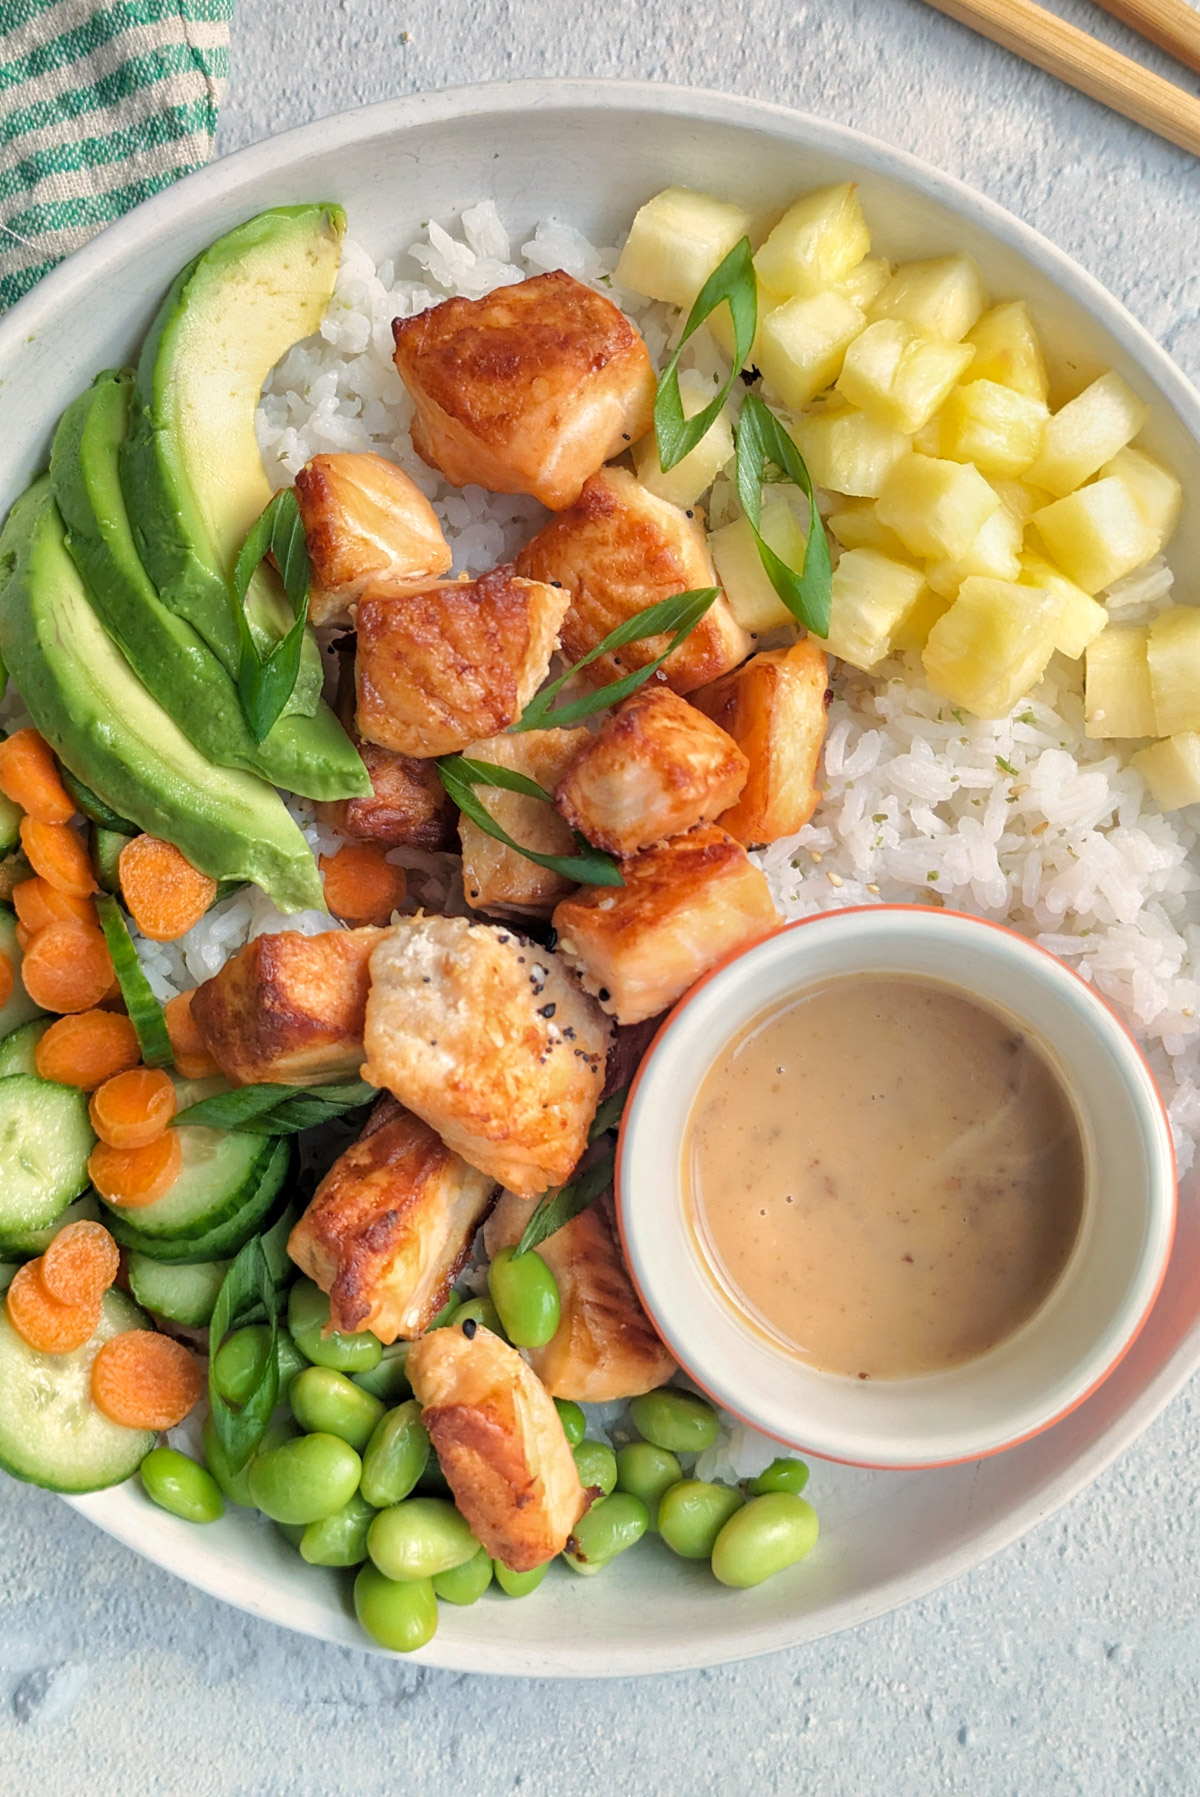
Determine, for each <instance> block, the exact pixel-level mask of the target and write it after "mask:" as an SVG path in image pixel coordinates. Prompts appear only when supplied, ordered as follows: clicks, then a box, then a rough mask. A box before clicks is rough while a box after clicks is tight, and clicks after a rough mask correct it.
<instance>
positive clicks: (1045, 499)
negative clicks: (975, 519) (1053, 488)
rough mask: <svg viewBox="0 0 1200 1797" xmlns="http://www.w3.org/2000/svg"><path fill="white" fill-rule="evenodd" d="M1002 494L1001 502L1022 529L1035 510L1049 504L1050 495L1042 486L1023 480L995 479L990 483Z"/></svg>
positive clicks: (1037, 510)
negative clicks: (1032, 484) (1031, 484)
mask: <svg viewBox="0 0 1200 1797" xmlns="http://www.w3.org/2000/svg"><path fill="white" fill-rule="evenodd" d="M990 485H991V486H993V487H994V488H995V489H996V491H997V493H999V495H1000V503H1001V505H1002V506H1004V507H1005V509H1006V510H1007V511H1010V512H1011V513H1012V515H1013V517H1014V518H1015V519H1016V521H1017V523H1018V524H1019V525H1020V526H1021V528H1022V529H1024V527H1025V526H1026V525H1027V524H1028V523H1029V520H1030V519H1031V518H1032V517H1033V514H1034V513H1035V512H1040V511H1041V509H1042V507H1043V506H1044V505H1049V503H1050V495H1049V493H1047V492H1045V491H1044V490H1043V488H1041V487H1031V486H1030V485H1029V483H1028V482H1027V481H1023V480H993V481H992V482H991V483H990Z"/></svg>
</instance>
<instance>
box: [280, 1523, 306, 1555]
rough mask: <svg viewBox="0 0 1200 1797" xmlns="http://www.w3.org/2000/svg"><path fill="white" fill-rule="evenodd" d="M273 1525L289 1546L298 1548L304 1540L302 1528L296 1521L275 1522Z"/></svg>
mask: <svg viewBox="0 0 1200 1797" xmlns="http://www.w3.org/2000/svg"><path fill="white" fill-rule="evenodd" d="M275 1527H276V1528H277V1529H278V1530H279V1533H280V1534H281V1535H282V1536H283V1539H284V1540H285V1541H286V1542H287V1543H288V1545H289V1546H290V1547H294V1548H297V1549H298V1548H299V1546H300V1543H301V1542H302V1541H303V1540H304V1530H303V1528H302V1527H301V1525H300V1524H299V1523H298V1522H277V1523H276V1524H275Z"/></svg>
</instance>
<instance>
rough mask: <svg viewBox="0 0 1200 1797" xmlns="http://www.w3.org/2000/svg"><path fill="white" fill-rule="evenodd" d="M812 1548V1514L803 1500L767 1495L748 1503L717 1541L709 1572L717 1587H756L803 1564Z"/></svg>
mask: <svg viewBox="0 0 1200 1797" xmlns="http://www.w3.org/2000/svg"><path fill="white" fill-rule="evenodd" d="M816 1544H817V1513H816V1511H815V1510H814V1509H813V1507H812V1505H811V1504H810V1503H809V1502H808V1500H807V1499H806V1498H802V1497H796V1496H794V1495H793V1494H792V1493H791V1492H790V1491H769V1492H767V1493H766V1494H765V1495H764V1496H763V1497H755V1498H751V1499H750V1502H749V1503H748V1504H747V1505H745V1507H744V1508H743V1509H741V1510H739V1511H738V1512H737V1515H736V1516H731V1517H730V1519H729V1521H728V1522H727V1523H726V1524H725V1527H724V1528H723V1529H722V1530H721V1533H720V1534H719V1535H718V1536H717V1539H716V1544H715V1546H714V1547H713V1551H712V1569H713V1573H714V1575H715V1576H716V1577H717V1578H718V1579H719V1580H720V1581H721V1583H722V1585H734V1586H736V1587H737V1588H738V1589H739V1590H744V1589H746V1587H747V1586H750V1585H761V1584H762V1582H763V1580H764V1579H770V1578H774V1576H775V1574H776V1573H777V1572H782V1571H783V1570H784V1568H785V1567H787V1566H794V1565H795V1564H796V1561H797V1560H803V1559H804V1557H805V1555H806V1554H810V1553H811V1552H812V1550H813V1548H814V1547H815V1546H816Z"/></svg>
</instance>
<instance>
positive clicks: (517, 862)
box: [458, 719, 712, 917]
mask: <svg viewBox="0 0 1200 1797" xmlns="http://www.w3.org/2000/svg"><path fill="white" fill-rule="evenodd" d="M705 722H707V719H706V720H705ZM709 728H710V729H711V728H712V726H711V725H710V726H709ZM591 740H592V736H591V732H590V731H588V730H522V731H520V732H519V733H518V734H517V735H515V736H491V737H485V738H484V740H483V741H482V742H477V743H472V744H471V745H470V747H469V748H467V749H465V750H464V751H463V752H464V754H465V755H467V756H468V757H470V758H471V759H472V760H475V761H490V762H494V763H496V764H497V765H498V766H500V767H506V768H511V769H513V770H514V771H515V772H516V773H519V774H527V775H528V777H529V778H530V779H531V780H536V781H537V783H538V785H539V786H542V787H544V788H545V789H546V791H547V792H550V793H552V792H553V791H554V788H555V786H556V785H557V784H558V782H559V780H561V778H562V776H563V775H564V774H565V773H566V772H567V769H568V768H569V767H570V766H571V765H572V763H573V762H574V760H575V758H576V756H577V755H578V754H579V752H580V750H581V749H582V748H583V747H584V746H585V744H587V743H590V742H591ZM475 796H476V798H477V799H478V800H479V802H480V804H481V805H483V806H484V807H485V808H486V809H487V810H488V811H489V812H490V813H491V815H492V817H493V818H494V819H495V820H496V822H497V823H498V824H499V825H500V828H501V829H502V830H505V831H506V832H507V833H508V835H509V836H511V837H512V839H513V841H514V842H519V843H521V844H522V846H523V847H525V848H529V849H535V850H536V851H537V853H538V854H539V855H575V854H578V852H579V845H578V844H577V843H576V841H575V838H574V836H573V835H572V832H571V827H570V825H569V824H568V823H567V822H566V821H565V820H564V819H563V818H561V817H560V816H559V814H558V812H557V811H556V810H555V809H554V807H553V806H551V805H544V804H543V803H542V802H541V800H540V799H532V798H529V797H527V796H526V795H525V794H524V793H519V792H507V791H505V790H504V789H503V788H502V787H499V786H483V785H479V786H477V787H476V788H475ZM458 834H459V839H460V841H461V843H462V857H463V891H464V892H465V894H466V899H467V903H468V905H470V906H471V908H472V910H475V911H498V912H501V913H509V914H511V915H513V916H517V917H520V916H529V917H549V915H550V913H551V911H553V909H554V907H555V905H556V904H557V903H558V901H559V899H560V898H565V897H566V895H567V893H568V892H573V891H574V890H575V885H576V882H575V881H574V880H568V879H567V878H566V877H565V876H564V875H563V874H559V873H555V872H554V870H553V869H552V868H549V867H539V865H538V863H537V862H536V861H530V860H529V859H528V858H527V857H526V856H525V855H518V854H517V852H516V850H515V849H510V848H508V847H507V846H506V845H505V844H504V843H502V842H498V841H497V840H496V838H495V837H494V836H489V835H488V834H487V832H486V831H484V830H481V829H480V828H479V825H478V824H474V823H472V822H471V820H470V818H469V817H466V816H460V817H459V820H458Z"/></svg>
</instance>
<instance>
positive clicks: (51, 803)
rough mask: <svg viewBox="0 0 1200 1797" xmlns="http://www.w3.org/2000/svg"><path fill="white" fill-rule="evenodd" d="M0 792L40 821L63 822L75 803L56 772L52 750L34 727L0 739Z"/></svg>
mask: <svg viewBox="0 0 1200 1797" xmlns="http://www.w3.org/2000/svg"><path fill="white" fill-rule="evenodd" d="M0 792H2V793H3V794H4V796H5V798H6V799H11V800H12V802H13V804H14V805H19V806H20V807H21V810H22V811H25V812H27V813H28V814H29V816H30V817H35V818H37V819H38V821H39V822H40V823H43V824H65V823H69V822H70V820H71V819H72V818H73V817H74V815H75V811H76V805H75V801H74V799H72V798H71V796H70V794H69V793H68V791H67V789H66V787H65V786H64V785H63V783H62V780H61V778H60V777H59V772H58V762H57V761H56V760H55V758H54V750H53V749H52V748H51V747H50V744H49V743H48V742H47V741H46V739H45V737H44V736H39V734H38V732H37V731H36V730H33V729H29V730H18V731H16V732H15V733H14V734H13V735H12V736H10V737H8V739H7V740H6V741H5V742H0Z"/></svg>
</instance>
